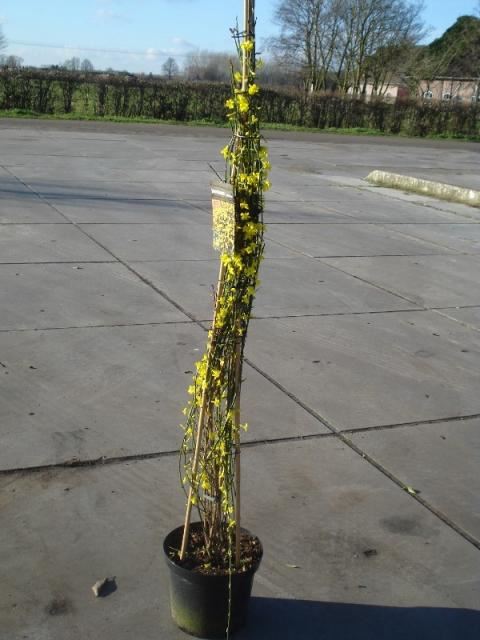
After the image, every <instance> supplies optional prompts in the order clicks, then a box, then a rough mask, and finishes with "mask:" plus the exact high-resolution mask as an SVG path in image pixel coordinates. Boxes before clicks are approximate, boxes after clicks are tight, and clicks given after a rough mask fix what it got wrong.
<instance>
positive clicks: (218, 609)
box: [163, 522, 261, 638]
mask: <svg viewBox="0 0 480 640" xmlns="http://www.w3.org/2000/svg"><path fill="white" fill-rule="evenodd" d="M199 527H200V523H198V522H197V523H192V525H191V527H190V529H191V530H192V529H195V528H199ZM242 533H247V534H249V532H248V531H246V530H245V529H242ZM182 534H183V525H182V526H181V527H178V528H177V529H174V530H173V531H171V532H170V533H169V534H168V536H167V537H166V538H165V540H164V542H163V551H164V554H165V559H166V562H167V566H168V568H169V570H170V571H169V574H170V608H171V612H172V618H173V620H174V621H175V623H176V624H177V625H178V626H179V627H180V629H182V630H183V631H186V632H187V633H189V634H190V635H192V636H197V637H199V638H225V637H226V635H227V626H228V627H229V633H234V632H235V631H237V630H238V629H241V628H242V627H243V626H245V623H246V620H247V612H248V603H249V600H250V594H251V592H252V584H253V576H254V574H255V571H256V570H257V569H258V566H259V564H260V560H261V556H260V559H259V561H258V564H257V565H256V566H255V567H252V568H251V569H250V570H249V571H246V572H244V573H237V574H233V575H232V576H231V609H230V624H229V602H230V587H229V581H230V579H229V577H228V576H213V575H204V574H202V573H199V572H196V571H191V570H190V569H185V568H184V567H181V566H179V565H178V564H176V563H175V562H174V561H173V560H172V559H171V558H170V557H169V552H171V550H172V549H177V550H178V549H180V545H181V541H182Z"/></svg>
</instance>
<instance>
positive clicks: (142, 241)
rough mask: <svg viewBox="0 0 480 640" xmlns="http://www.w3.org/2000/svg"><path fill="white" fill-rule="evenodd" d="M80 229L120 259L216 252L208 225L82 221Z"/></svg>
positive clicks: (200, 257)
mask: <svg viewBox="0 0 480 640" xmlns="http://www.w3.org/2000/svg"><path fill="white" fill-rule="evenodd" d="M199 218H200V219H201V216H199ZM82 229H84V230H85V231H86V232H87V233H88V234H89V235H91V236H92V237H93V238H95V239H96V240H98V242H100V243H101V244H102V245H103V246H105V247H106V248H107V249H108V250H109V251H111V252H112V253H113V254H114V255H115V256H117V257H118V258H120V259H122V260H131V261H137V260H208V259H212V258H214V257H215V256H216V253H215V252H214V250H213V248H212V230H211V228H210V227H209V226H207V225H200V224H191V225H190V224H171V223H165V224H162V225H157V224H135V225H132V224H95V225H93V224H84V225H82Z"/></svg>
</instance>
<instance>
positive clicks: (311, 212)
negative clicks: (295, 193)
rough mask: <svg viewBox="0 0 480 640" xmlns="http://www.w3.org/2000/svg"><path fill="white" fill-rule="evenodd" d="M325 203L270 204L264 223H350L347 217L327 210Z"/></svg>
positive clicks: (350, 220) (349, 218)
mask: <svg viewBox="0 0 480 640" xmlns="http://www.w3.org/2000/svg"><path fill="white" fill-rule="evenodd" d="M326 207H327V205H326V204H325V203H323V202H322V203H321V204H318V205H317V204H315V203H308V202H290V203H286V202H271V203H269V204H268V205H267V210H266V212H265V216H264V217H265V223H266V224H267V225H270V224H280V223H281V224H286V223H287V224H288V223H290V222H296V223H301V222H307V223H310V224H325V223H328V222H330V223H335V222H338V223H342V222H352V219H351V217H350V216H348V215H343V214H341V213H337V212H336V211H332V210H328V209H327V208H326Z"/></svg>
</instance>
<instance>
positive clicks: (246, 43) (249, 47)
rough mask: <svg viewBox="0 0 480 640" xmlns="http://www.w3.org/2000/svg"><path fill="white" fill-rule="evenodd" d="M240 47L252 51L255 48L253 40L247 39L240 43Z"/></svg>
mask: <svg viewBox="0 0 480 640" xmlns="http://www.w3.org/2000/svg"><path fill="white" fill-rule="evenodd" d="M240 48H241V49H243V51H251V50H252V49H253V40H245V41H244V42H242V44H241V45H240Z"/></svg>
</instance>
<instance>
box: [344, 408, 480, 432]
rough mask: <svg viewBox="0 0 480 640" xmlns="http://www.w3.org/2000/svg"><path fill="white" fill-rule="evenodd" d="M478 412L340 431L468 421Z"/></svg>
mask: <svg viewBox="0 0 480 640" xmlns="http://www.w3.org/2000/svg"><path fill="white" fill-rule="evenodd" d="M478 418H480V413H472V414H469V415H466V416H450V417H447V418H432V419H431V420H414V421H412V422H397V423H392V424H379V425H374V426H372V427H358V428H356V429H341V431H340V433H342V434H348V435H354V434H356V433H368V432H370V431H388V430H389V429H402V428H406V429H408V428H409V427H421V426H423V425H430V424H442V423H444V422H447V423H452V422H468V421H469V420H477V419H478Z"/></svg>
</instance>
